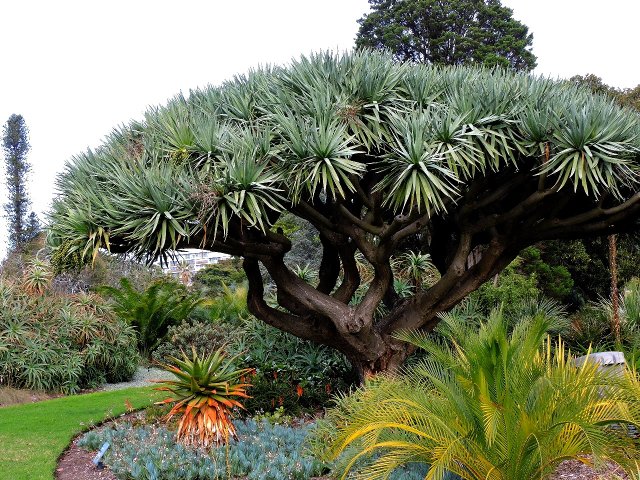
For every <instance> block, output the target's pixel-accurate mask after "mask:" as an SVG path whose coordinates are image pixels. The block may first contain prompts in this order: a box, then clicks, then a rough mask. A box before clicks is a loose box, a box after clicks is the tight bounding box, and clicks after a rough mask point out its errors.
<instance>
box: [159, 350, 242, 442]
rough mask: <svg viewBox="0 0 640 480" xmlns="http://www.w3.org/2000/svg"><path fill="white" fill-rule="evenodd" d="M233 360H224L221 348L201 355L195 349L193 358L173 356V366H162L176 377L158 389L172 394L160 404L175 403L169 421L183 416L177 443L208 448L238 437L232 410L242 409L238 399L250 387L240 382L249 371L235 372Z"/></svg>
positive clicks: (236, 370)
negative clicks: (232, 419) (181, 442)
mask: <svg viewBox="0 0 640 480" xmlns="http://www.w3.org/2000/svg"><path fill="white" fill-rule="evenodd" d="M233 360H234V359H233V358H231V359H226V358H225V355H224V353H223V349H222V348H221V349H219V350H217V351H215V352H213V353H211V354H209V355H206V356H200V355H198V353H197V352H196V349H195V347H193V351H192V356H191V358H189V357H187V355H186V354H183V358H182V360H180V359H178V358H175V357H172V362H173V364H166V365H162V366H163V368H164V369H165V370H167V371H168V372H171V373H173V375H174V376H175V377H176V380H167V381H163V382H162V383H163V386H161V387H158V390H161V391H166V392H170V393H171V396H170V397H169V398H167V399H165V400H164V401H162V402H160V403H162V404H166V403H175V404H174V405H173V408H172V409H171V411H170V412H169V414H168V417H167V419H170V418H171V417H173V416H174V415H177V414H179V413H182V419H181V420H180V423H179V425H178V440H181V441H183V442H185V443H186V444H196V445H203V446H205V447H206V446H209V445H210V444H214V445H221V444H224V443H226V442H227V441H228V440H229V439H230V438H236V430H235V427H234V425H233V423H231V409H232V408H234V407H238V408H242V404H241V403H240V401H239V400H238V399H242V398H248V395H247V393H246V389H247V387H249V386H250V385H249V384H247V383H243V381H242V380H241V379H242V378H243V377H244V375H246V374H247V373H248V372H249V371H250V369H247V368H245V369H236V368H235V367H234V366H233Z"/></svg>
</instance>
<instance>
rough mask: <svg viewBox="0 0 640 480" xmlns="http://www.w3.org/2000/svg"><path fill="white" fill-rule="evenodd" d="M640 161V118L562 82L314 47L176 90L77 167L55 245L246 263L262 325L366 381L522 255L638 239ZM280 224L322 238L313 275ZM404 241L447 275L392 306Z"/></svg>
mask: <svg viewBox="0 0 640 480" xmlns="http://www.w3.org/2000/svg"><path fill="white" fill-rule="evenodd" d="M639 159H640V117H639V115H638V113H637V112H634V111H632V110H630V109H625V108H621V107H619V106H616V105H615V104H614V103H613V102H612V101H611V100H609V99H607V98H605V97H603V96H597V95H594V94H591V93H590V92H588V91H586V90H584V89H581V88H580V87H577V86H576V85H572V84H570V83H569V82H560V81H554V80H550V79H545V78H536V77H532V76H529V75H527V74H518V73H512V72H507V71H503V70H499V69H498V70H483V69H474V68H466V67H433V66H426V65H419V64H412V63H398V62H396V61H394V60H393V59H392V58H391V57H390V56H388V55H387V54H384V53H372V52H355V53H349V54H344V55H336V54H333V53H319V54H315V55H311V56H308V57H303V58H301V59H299V60H296V61H293V62H292V63H291V64H290V65H289V66H287V67H265V68H261V69H258V70H255V71H251V72H250V73H248V74H247V75H244V76H238V77H236V78H234V79H233V80H231V81H228V82H226V83H224V84H222V85H220V86H209V87H207V88H203V89H199V90H195V91H191V92H190V93H189V95H188V96H183V95H180V96H177V97H176V98H174V99H172V100H171V101H169V102H168V104H167V105H166V106H162V107H157V108H152V109H150V110H149V111H148V112H147V113H146V114H145V117H144V119H142V120H141V121H139V122H133V123H131V124H129V125H126V126H122V127H120V128H118V129H116V130H115V131H113V132H112V133H111V134H110V135H109V136H108V137H107V138H106V140H105V142H104V144H103V145H102V146H100V147H99V148H97V149H95V150H89V151H86V152H84V153H81V154H79V155H77V156H75V157H74V158H72V159H71V161H70V162H68V164H67V166H66V169H65V171H64V172H63V173H62V174H61V175H60V177H59V179H58V181H57V189H58V191H59V195H58V197H57V199H56V200H55V202H54V206H53V210H52V213H51V218H50V230H49V240H50V244H51V245H52V247H53V248H54V249H55V248H64V249H65V251H67V252H68V254H74V252H75V254H76V255H77V254H78V252H80V253H81V254H82V255H83V256H84V257H86V258H89V259H90V258H91V257H92V256H95V255H96V254H97V252H98V250H99V249H107V250H109V251H111V252H116V253H119V252H127V253H129V254H130V255H133V256H135V257H137V258H140V259H143V260H147V261H150V260H153V259H156V258H158V257H161V256H163V255H166V254H167V252H169V251H171V250H175V249H180V248H186V247H195V248H202V249H208V250H213V251H218V252H224V253H228V254H230V255H235V256H238V257H242V258H243V259H244V260H243V267H244V270H245V272H246V275H247V278H248V285H249V293H248V300H247V301H248V306H249V310H250V311H251V312H252V313H253V314H254V315H255V316H256V317H257V318H259V319H261V320H263V321H265V322H266V323H268V324H270V325H272V326H274V327H276V328H279V329H281V330H284V331H286V332H289V333H291V334H293V335H296V336H298V337H300V338H303V339H307V340H311V341H314V342H318V343H321V344H324V345H328V346H330V347H333V348H335V349H337V350H339V351H340V352H342V353H344V354H345V355H346V356H347V357H348V358H349V359H350V360H351V362H352V363H353V364H354V366H356V367H357V369H358V371H359V372H360V374H361V375H362V376H365V375H367V374H369V373H373V372H377V371H384V370H387V369H393V368H395V367H397V366H398V365H399V364H401V363H402V362H403V360H404V359H405V358H406V356H407V355H408V352H409V350H408V348H409V347H408V346H406V344H403V343H402V342H400V341H398V340H396V339H395V337H394V332H397V331H399V330H405V329H423V330H426V331H428V330H430V329H432V328H433V327H434V326H435V325H436V324H437V322H438V313H440V312H443V311H446V310H448V309H450V308H451V307H453V306H454V305H456V304H457V303H458V302H460V301H461V300H462V299H463V298H464V297H465V296H466V295H468V294H469V293H470V292H473V291H474V290H475V289H477V288H478V287H479V286H480V285H481V284H482V283H483V282H485V281H486V280H487V279H489V278H491V277H492V276H495V275H496V274H497V273H499V272H500V271H501V270H502V269H503V268H504V267H505V266H506V265H508V264H509V263H510V262H511V261H512V260H513V259H514V258H515V257H516V256H517V255H518V253H519V252H520V250H521V249H523V248H524V247H527V246H529V245H531V244H534V243H536V242H539V241H542V240H548V239H571V238H578V237H584V236H593V235H606V234H610V233H615V232H620V231H625V230H630V229H634V228H637V220H638V217H639V216H640V192H639V184H640V181H639V177H638V173H639V172H638V170H639V167H640V162H639ZM287 212H288V213H290V214H293V215H295V216H296V217H298V218H299V219H300V220H301V221H304V222H306V223H308V224H310V225H311V226H312V227H313V228H315V229H316V230H317V233H318V236H319V239H320V241H319V247H318V248H321V249H322V261H321V263H320V268H319V272H318V278H317V280H314V281H306V280H305V279H304V278H301V277H300V276H299V275H296V272H295V269H294V268H293V266H292V265H289V264H288V263H287V252H289V251H290V249H291V247H292V242H291V239H290V238H289V237H288V236H287V235H286V234H285V233H284V231H283V229H282V228H279V225H278V220H279V219H280V218H281V217H282V216H283V215H284V214H285V213H287ZM408 242H410V244H411V245H417V246H418V248H419V250H420V251H421V252H423V253H429V254H430V255H431V258H432V261H433V263H434V264H435V266H436V267H437V269H438V271H439V273H440V275H439V278H438V279H437V281H435V283H433V284H432V285H431V286H429V287H428V288H416V289H414V290H412V292H411V295H409V296H402V297H401V296H399V295H398V294H397V293H396V291H395V289H394V275H395V270H394V269H393V268H392V265H393V259H394V255H398V254H399V253H400V252H401V251H402V248H403V245H407V244H408ZM361 262H365V263H366V264H367V265H369V267H370V271H371V272H373V273H372V275H371V276H370V277H371V278H368V279H366V281H365V279H363V276H362V275H361V270H360V269H359V266H360V263H361ZM267 282H268V283H270V284H272V285H274V286H275V291H276V293H277V294H276V298H277V305H276V304H275V303H274V302H272V301H267V300H266V297H267V295H266V289H265V284H266V283H267Z"/></svg>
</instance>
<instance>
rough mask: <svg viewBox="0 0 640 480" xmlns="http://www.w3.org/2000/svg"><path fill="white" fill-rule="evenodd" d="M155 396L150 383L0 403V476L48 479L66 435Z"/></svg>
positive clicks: (16, 479) (144, 403)
mask: <svg viewBox="0 0 640 480" xmlns="http://www.w3.org/2000/svg"><path fill="white" fill-rule="evenodd" d="M159 398H160V394H159V392H155V391H154V390H153V389H152V388H151V387H144V388H128V389H126V390H115V391H109V392H98V393H90V394H86V395H75V396H70V397H63V398H56V399H53V400H46V401H42V402H37V403H29V404H22V405H12V406H8V407H3V408H0V479H11V480H40V479H42V480H51V479H52V478H54V472H55V468H56V462H57V459H58V457H59V456H60V454H61V453H62V452H63V451H64V449H65V448H66V447H67V445H68V444H69V442H70V441H71V439H72V438H73V437H74V436H75V435H77V434H78V433H80V432H82V431H84V430H86V429H88V428H89V427H90V426H91V425H93V424H95V423H99V422H101V421H103V420H105V419H107V418H109V417H113V416H117V415H120V414H121V413H124V412H125V411H126V410H127V405H126V404H125V401H126V400H128V401H129V402H130V404H131V405H132V406H133V407H134V408H143V407H146V406H148V405H150V404H151V403H152V402H153V401H157V400H158V399H159Z"/></svg>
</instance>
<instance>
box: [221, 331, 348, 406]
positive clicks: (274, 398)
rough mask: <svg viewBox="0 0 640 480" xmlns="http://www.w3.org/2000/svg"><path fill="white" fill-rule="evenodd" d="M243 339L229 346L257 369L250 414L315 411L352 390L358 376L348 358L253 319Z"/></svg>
mask: <svg viewBox="0 0 640 480" xmlns="http://www.w3.org/2000/svg"><path fill="white" fill-rule="evenodd" d="M240 335H241V336H240V339H239V340H238V341H237V342H234V343H231V344H229V347H228V348H229V349H231V350H232V353H233V354H239V355H240V357H239V359H238V360H239V362H240V364H241V365H242V366H244V367H248V368H251V369H253V372H254V373H253V375H252V376H251V378H250V379H249V382H250V383H251V385H252V387H251V389H250V391H249V394H250V395H251V398H248V399H247V400H246V401H245V402H244V406H245V408H246V409H247V411H248V412H250V413H254V412H267V411H273V410H275V409H276V408H278V407H281V406H282V407H284V408H285V410H286V411H287V412H290V413H297V412H299V411H300V410H314V409H317V408H322V407H324V406H326V405H327V404H328V403H329V401H330V400H331V398H332V397H333V395H334V394H336V393H338V392H344V391H346V390H348V388H349V386H350V385H351V384H352V383H353V382H355V380H356V376H355V374H354V372H353V371H352V368H351V366H350V364H349V363H348V361H347V360H346V358H345V357H344V356H343V355H341V354H339V353H338V352H336V351H335V350H332V349H330V348H328V347H324V346H322V345H316V344H314V343H311V342H308V341H304V340H301V339H299V338H297V337H294V336H293V335H290V334H288V333H286V332H283V331H281V330H278V329H276V328H273V327H271V326H269V325H267V324H265V323H264V322H261V321H259V320H256V319H254V318H250V319H248V320H247V321H246V322H245V323H244V326H243V327H242V330H241V334H240Z"/></svg>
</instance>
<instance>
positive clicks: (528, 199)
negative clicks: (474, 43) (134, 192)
mask: <svg viewBox="0 0 640 480" xmlns="http://www.w3.org/2000/svg"><path fill="white" fill-rule="evenodd" d="M365 160H367V161H369V160H371V161H374V160H375V159H365ZM363 161H364V160H363ZM536 172H537V170H536V163H535V162H530V163H526V162H525V163H522V165H521V166H520V168H519V169H518V170H516V169H515V168H510V167H505V168H504V169H502V170H501V171H499V172H488V173H487V174H486V175H479V176H478V177H477V178H475V179H473V180H472V181H471V182H470V183H469V184H468V185H467V186H466V189H465V190H464V191H463V192H461V195H460V198H459V200H458V201H457V202H456V203H454V202H449V203H448V204H447V209H448V210H447V211H446V212H442V211H440V212H434V211H431V212H425V211H422V212H420V213H417V212H416V211H413V212H401V213H397V212H394V211H392V210H391V209H390V208H388V207H387V206H386V205H385V203H384V201H383V200H384V199H383V198H382V195H381V194H380V192H372V193H367V192H371V186H372V185H375V184H376V179H375V178H370V177H369V175H370V174H367V176H365V178H363V179H359V180H358V179H357V178H354V179H352V180H353V181H354V184H355V186H356V187H355V191H354V192H352V193H351V194H350V195H348V196H347V198H342V199H335V200H332V199H327V198H320V196H319V195H316V196H315V197H314V198H308V199H306V200H304V199H303V200H301V201H299V202H298V203H296V204H295V205H290V206H289V210H290V211H291V212H293V213H294V214H296V215H298V216H299V217H301V218H303V219H305V220H306V221H308V222H310V223H311V224H312V225H313V226H314V227H315V228H316V229H317V230H318V232H319V236H320V241H321V246H322V249H323V256H322V262H321V265H320V271H319V283H318V285H317V286H315V287H314V286H312V285H309V284H307V283H306V282H305V281H303V280H302V279H300V278H299V277H298V276H297V275H296V274H295V273H294V272H293V271H291V269H290V268H289V267H288V266H287V265H286V263H285V261H284V258H285V255H286V253H287V252H288V251H289V250H290V248H291V243H290V241H289V239H288V238H286V237H285V236H283V235H282V234H280V233H277V232H271V231H267V232H265V233H262V232H260V231H259V230H258V229H256V228H247V227H246V226H243V225H242V224H241V223H237V224H233V225H231V226H230V229H229V232H230V233H229V235H228V236H227V237H226V238H220V237H218V238H216V239H215V240H214V241H211V239H207V238H206V236H205V235H204V234H202V233H201V234H199V235H192V236H191V237H190V238H188V239H185V240H183V242H182V243H181V246H184V247H205V248H210V249H212V250H217V251H222V252H226V253H230V254H232V255H238V256H242V257H244V258H245V261H244V269H245V271H246V273H247V278H248V279H249V295H248V305H249V309H250V311H251V312H252V313H253V314H254V315H255V316H256V317H258V318H259V319H261V320H263V321H265V322H266V323H268V324H270V325H273V326H274V327H276V328H279V329H281V330H284V331H287V332H289V333H291V334H293V335H296V336H298V337H300V338H303V339H307V340H310V341H313V342H317V343H321V344H324V345H327V346H330V347H332V348H335V349H337V350H339V351H341V352H342V353H344V354H345V355H346V356H347V357H348V358H349V359H350V360H351V362H352V363H353V364H354V366H355V367H356V369H357V370H358V372H359V374H360V376H361V378H362V379H365V378H366V377H367V375H371V374H374V373H377V372H380V371H388V370H394V369H396V368H397V367H398V366H400V365H401V364H402V362H403V361H404V360H405V359H406V358H407V356H408V355H409V354H410V352H411V349H410V347H408V346H407V345H405V344H402V343H401V342H399V341H397V340H395V339H394V336H393V335H394V333H396V332H398V331H399V330H404V329H421V330H424V331H430V330H432V329H433V328H434V327H435V326H436V325H437V323H438V314H439V313H441V312H444V311H447V310H449V309H451V308H452V307H453V306H455V305H456V304H457V303H459V302H460V301H462V300H463V299H464V298H465V297H466V296H467V295H468V294H469V293H471V292H473V291H474V290H476V289H477V288H479V287H480V285H482V283H484V282H485V281H488V280H490V279H492V278H495V276H496V275H497V274H498V273H500V271H501V270H502V269H503V268H504V267H506V266H507V265H508V264H509V262H511V261H512V260H513V258H515V257H516V256H517V254H518V252H519V251H520V250H521V249H522V248H524V247H526V246H528V245H531V244H534V243H536V242H538V241H540V240H547V239H554V238H580V237H583V236H585V235H603V234H609V233H615V232H617V231H624V230H627V229H630V228H633V225H634V222H635V221H637V219H638V218H639V217H640V193H639V192H627V193H626V199H624V200H616V198H614V196H604V197H602V198H600V199H599V200H595V199H593V198H591V197H588V196H586V195H584V194H580V193H579V192H578V193H574V192H573V191H572V190H571V189H567V188H564V189H559V188H558V185H557V184H552V182H551V180H550V178H547V177H546V176H536V175H535V173H536ZM407 239H414V240H415V239H418V240H415V241H418V242H419V246H420V249H421V250H422V251H423V252H429V253H430V254H431V256H432V259H433V262H434V264H435V265H436V267H437V268H438V270H439V271H440V274H441V278H440V280H439V281H438V282H437V283H436V284H435V285H433V286H431V287H430V288H428V289H416V291H415V294H414V295H413V296H412V297H410V298H408V299H400V298H398V296H397V295H396V294H395V291H394V289H393V281H394V272H393V270H392V268H391V260H392V257H393V255H394V254H397V250H398V248H399V245H400V244H401V243H402V242H404V241H406V240H407ZM114 245H115V248H116V249H117V248H120V245H118V244H117V242H114ZM357 252H360V253H361V254H362V255H363V256H364V258H365V259H366V260H367V261H368V262H369V263H370V264H371V266H372V267H373V271H374V275H373V279H372V280H371V281H370V282H369V283H368V284H366V285H363V283H362V282H363V280H362V278H361V277H360V274H359V271H358V266H357V264H356V262H355V259H354V257H355V255H356V253H357ZM260 265H262V266H263V267H264V268H265V269H266V271H267V272H268V274H269V276H270V277H271V280H272V281H273V282H274V283H275V286H276V290H277V299H278V303H279V308H273V307H271V306H269V305H268V304H267V303H266V302H265V300H264V287H263V279H262V275H261V273H260ZM612 273H614V269H613V268H612ZM612 286H613V283H612ZM363 288H364V289H365V291H364V293H363V296H362V300H361V301H360V302H359V304H358V305H352V304H351V303H350V302H351V300H352V298H353V297H354V294H355V293H356V292H357V290H358V289H363ZM613 299H614V301H615V299H617V296H616V295H613ZM382 305H384V306H385V307H387V313H386V314H384V315H380V314H379V313H376V312H378V311H379V308H380V307H381V306H382Z"/></svg>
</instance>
